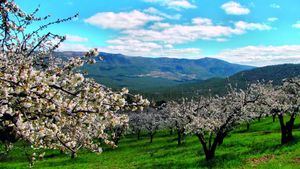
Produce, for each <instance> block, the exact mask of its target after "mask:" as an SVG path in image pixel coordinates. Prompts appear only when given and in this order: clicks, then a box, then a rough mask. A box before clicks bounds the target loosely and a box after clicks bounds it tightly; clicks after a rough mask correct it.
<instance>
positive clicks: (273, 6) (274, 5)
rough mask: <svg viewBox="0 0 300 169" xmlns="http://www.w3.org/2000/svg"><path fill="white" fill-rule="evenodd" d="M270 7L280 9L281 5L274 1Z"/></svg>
mask: <svg viewBox="0 0 300 169" xmlns="http://www.w3.org/2000/svg"><path fill="white" fill-rule="evenodd" d="M270 7H271V8H274V9H279V8H280V5H278V4H275V3H273V4H270Z"/></svg>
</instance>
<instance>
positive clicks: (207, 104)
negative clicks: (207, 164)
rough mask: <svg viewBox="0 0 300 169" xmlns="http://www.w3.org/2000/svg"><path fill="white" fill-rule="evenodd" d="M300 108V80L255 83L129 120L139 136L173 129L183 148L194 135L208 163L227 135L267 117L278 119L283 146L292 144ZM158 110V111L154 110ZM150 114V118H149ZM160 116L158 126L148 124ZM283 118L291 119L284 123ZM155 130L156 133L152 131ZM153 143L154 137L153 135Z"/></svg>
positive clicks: (183, 101) (173, 102)
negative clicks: (242, 125) (224, 93)
mask: <svg viewBox="0 0 300 169" xmlns="http://www.w3.org/2000/svg"><path fill="white" fill-rule="evenodd" d="M299 106H300V78H292V79H286V80H284V81H283V85H281V86H273V85H272V83H271V82H269V83H259V82H258V83H255V84H251V85H249V86H248V88H247V89H245V90H238V89H233V88H231V89H230V90H229V92H228V93H227V94H226V95H224V96H213V97H212V96H209V97H203V96H200V97H197V98H194V99H190V100H188V99H181V100H180V101H178V102H175V101H170V102H168V103H166V104H163V105H162V106H161V108H160V109H156V111H151V112H150V111H147V112H143V113H141V114H133V116H129V118H130V119H131V120H130V124H129V125H130V126H131V128H132V129H133V130H134V131H138V133H139V135H140V133H141V131H142V130H145V129H148V128H151V129H152V131H151V132H153V131H156V130H157V129H159V128H160V129H164V130H167V129H174V130H176V131H177V142H178V145H180V144H181V142H182V139H183V138H184V135H185V134H192V135H195V136H196V137H197V138H198V139H199V142H200V144H201V145H202V148H203V151H204V153H205V156H206V159H207V160H211V159H213V158H214V157H215V151H216V149H217V148H218V147H219V146H220V145H221V144H222V143H223V140H224V139H225V138H226V137H227V136H228V134H229V133H230V132H231V131H232V130H233V129H234V128H236V127H237V126H239V125H240V124H247V126H248V127H249V126H250V123H251V122H252V121H253V120H255V119H261V118H263V117H267V116H273V118H274V117H277V118H278V121H279V123H280V126H281V144H286V143H289V142H291V141H293V139H294V137H293V132H292V131H293V128H294V122H295V118H296V116H297V114H298V113H299ZM153 110H155V109H153ZM149 113H150V114H149ZM155 116H160V117H161V118H158V119H157V120H159V119H160V120H161V121H155V126H152V127H150V126H149V125H151V124H154V123H146V121H147V120H148V121H151V122H152V121H153V119H154V118H153V117H155ZM284 118H289V119H288V120H287V122H285V120H284ZM153 129H154V130H153ZM151 142H152V135H151Z"/></svg>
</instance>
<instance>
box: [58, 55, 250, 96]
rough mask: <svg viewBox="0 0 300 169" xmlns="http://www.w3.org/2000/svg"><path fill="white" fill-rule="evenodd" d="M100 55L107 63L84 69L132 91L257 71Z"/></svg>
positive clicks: (206, 62) (218, 63)
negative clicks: (245, 71)
mask: <svg viewBox="0 0 300 169" xmlns="http://www.w3.org/2000/svg"><path fill="white" fill-rule="evenodd" d="M59 55H62V56H64V57H73V56H80V55H82V53H81V52H63V53H59ZM100 56H101V57H102V58H103V61H100V60H98V61H97V62H96V63H95V64H92V65H85V66H84V68H83V69H85V70H86V71H87V72H88V77H91V78H94V79H95V80H96V81H99V82H101V83H102V84H104V85H107V86H109V87H112V88H122V87H127V88H129V89H131V90H145V89H149V88H161V87H172V86H177V85H180V84H185V83H191V82H197V81H199V80H206V79H210V78H214V77H219V78H225V77H228V76H231V75H233V74H235V73H237V72H240V71H243V70H250V69H253V68H254V67H252V66H246V65H239V64H233V63H228V62H226V61H223V60H219V59H214V58H202V59H194V60H191V59H174V58H147V57H131V56H125V55H122V54H110V53H100Z"/></svg>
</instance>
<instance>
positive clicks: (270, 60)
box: [215, 45, 300, 66]
mask: <svg viewBox="0 0 300 169" xmlns="http://www.w3.org/2000/svg"><path fill="white" fill-rule="evenodd" d="M215 57H216V58H220V59H224V60H226V61H230V62H234V63H240V64H248V65H253V66H266V65H275V64H283V63H300V45H285V46H247V47H242V48H238V49H230V50H224V51H222V52H221V53H219V54H217V55H216V56H215Z"/></svg>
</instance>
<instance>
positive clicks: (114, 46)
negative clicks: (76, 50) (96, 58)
mask: <svg viewBox="0 0 300 169" xmlns="http://www.w3.org/2000/svg"><path fill="white" fill-rule="evenodd" d="M107 43H109V44H111V45H110V46H107V47H102V48H100V50H101V51H104V52H108V53H122V54H125V55H129V56H148V57H172V58H184V57H186V58H199V57H201V50H200V49H198V48H174V47H173V45H171V44H159V43H155V42H144V41H140V40H133V39H122V40H120V39H115V40H109V41H107Z"/></svg>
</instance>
